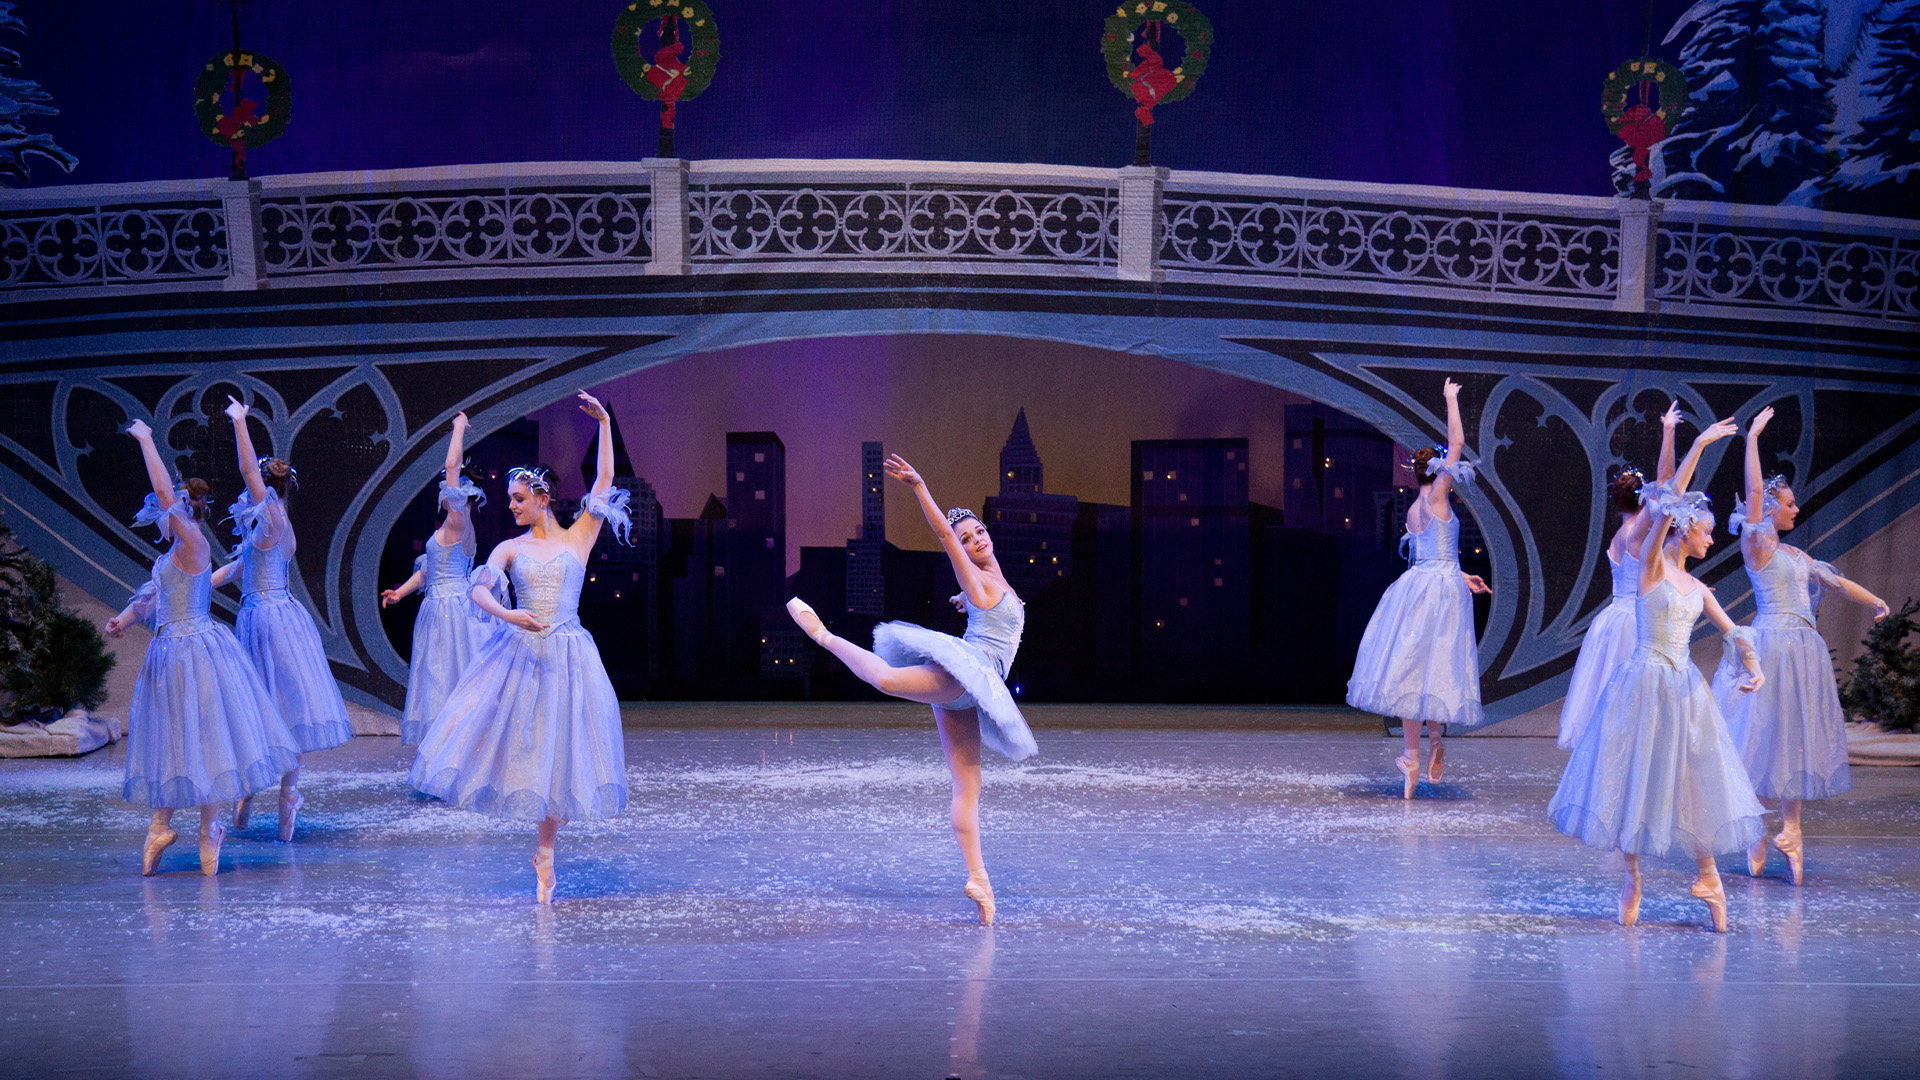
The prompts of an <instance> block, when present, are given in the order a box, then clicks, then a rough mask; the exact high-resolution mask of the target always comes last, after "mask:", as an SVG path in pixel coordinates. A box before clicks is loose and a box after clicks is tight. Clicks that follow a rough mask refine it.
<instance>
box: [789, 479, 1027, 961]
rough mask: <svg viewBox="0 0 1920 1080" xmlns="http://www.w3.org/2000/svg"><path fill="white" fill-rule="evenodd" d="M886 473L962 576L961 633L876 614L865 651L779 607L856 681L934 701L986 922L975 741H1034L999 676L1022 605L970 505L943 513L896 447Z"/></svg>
mask: <svg viewBox="0 0 1920 1080" xmlns="http://www.w3.org/2000/svg"><path fill="white" fill-rule="evenodd" d="M886 472H887V475H888V476H890V477H892V478H894V479H895V480H899V481H902V482H904V483H906V484H907V486H908V487H910V488H912V489H913V493H914V498H915V500H916V501H917V502H918V503H919V504H920V512H921V513H922V514H923V515H924V516H925V517H926V519H927V525H928V527H930V528H931V529H932V530H933V534H934V538H935V539H936V540H938V541H939V542H940V546H941V548H942V549H943V550H945V551H946V553H947V561H948V562H949V563H950V564H952V566H953V575H954V578H955V580H957V581H958V582H959V584H960V595H958V596H956V597H954V598H953V600H954V604H955V605H956V606H957V607H959V608H960V609H961V610H963V611H965V612H966V613H967V632H966V636H965V637H958V638H957V637H954V636H953V635H951V634H942V633H939V632H938V631H934V630H929V629H927V628H926V627H924V626H915V625H914V624H912V623H902V622H893V623H883V624H881V625H880V626H877V627H875V628H874V631H873V649H872V650H871V651H869V650H867V649H863V648H861V647H860V646H858V645H855V644H854V643H853V642H851V641H848V640H847V639H846V638H843V637H840V636H838V635H836V634H834V633H833V632H832V631H830V630H828V629H827V626H826V623H825V622H823V621H822V620H821V618H820V615H819V613H818V612H816V611H814V610H813V608H812V606H810V605H809V604H808V603H807V602H806V601H804V600H802V599H800V598H799V597H795V598H793V599H792V600H789V601H788V602H787V611H788V613H789V614H791V615H792V616H793V621H794V622H796V623H798V624H799V625H800V628H801V629H802V630H805V631H806V632H807V636H808V637H811V638H812V639H813V640H814V642H815V643H816V644H818V645H819V646H820V647H821V648H823V649H826V650H827V651H828V652H830V653H832V654H833V655H834V656H835V657H836V658H837V659H839V660H840V662H841V663H843V664H845V665H847V669H848V670H849V671H851V672H853V674H854V675H855V676H857V677H858V678H859V679H860V680H861V681H862V682H865V683H866V684H867V685H869V686H872V687H873V688H874V689H876V690H878V691H880V692H881V693H883V694H890V695H892V696H894V697H897V698H903V699H905V700H907V701H917V702H920V703H921V704H923V705H931V706H933V720H934V724H935V725H936V726H937V727H938V728H939V729H940V744H941V747H942V748H943V749H944V750H945V751H946V756H947V772H948V773H949V774H950V775H951V777H952V779H953V803H952V821H953V835H954V839H955V840H957V841H959V844H960V855H961V858H962V859H964V860H965V861H966V864H967V883H966V885H965V886H964V887H963V888H962V890H961V892H962V895H964V896H966V897H967V899H969V900H972V901H973V902H974V904H975V905H976V906H977V907H978V909H979V914H980V921H981V922H982V923H984V924H986V925H988V926H991V925H993V918H994V912H995V911H996V910H997V907H996V903H995V900H994V895H993V884H992V882H990V881H989V880H988V878H987V863H986V856H985V855H984V854H983V852H982V850H981V846H980V747H981V746H983V745H985V746H989V747H992V748H993V749H994V750H997V751H999V752H1000V753H1002V754H1005V755H1006V756H1008V757H1010V758H1012V759H1014V760H1015V761H1019V760H1020V759H1022V758H1026V757H1029V756H1031V755H1032V754H1033V753H1034V752H1035V751H1036V750H1037V749H1038V747H1036V746H1035V745H1034V741H1033V733H1032V732H1031V731H1029V730H1028V729H1027V721H1026V718H1025V717H1023V716H1021V715H1020V708H1019V706H1017V705H1015V704H1014V702H1013V695H1012V694H1010V693H1008V692H1007V682H1006V680H1007V670H1008V669H1009V668H1010V667H1011V666H1012V665H1013V657H1014V654H1015V653H1016V652H1018V651H1019V649H1020V633H1021V631H1022V630H1023V629H1024V628H1025V626H1026V618H1027V613H1026V607H1025V605H1023V604H1022V603H1021V602H1020V597H1019V596H1017V595H1015V594H1014V591H1013V588H1012V586H1010V585H1008V584H1007V578H1006V575H1005V574H1004V573H1002V572H1001V570H1000V560H999V559H998V558H996V557H995V555H994V553H993V538H992V537H991V536H989V535H988V533H987V527H986V524H985V523H984V522H982V521H981V520H980V518H979V517H978V516H976V515H975V514H974V512H973V511H971V510H967V509H963V508H956V509H953V510H948V511H946V512H945V513H942V512H941V510H940V504H939V503H937V502H934V501H933V496H932V495H931V494H929V493H928V491H927V483H926V481H925V480H923V479H921V477H920V474H919V473H918V472H916V471H915V470H914V468H913V466H911V465H909V464H907V462H906V459H904V458H902V457H900V456H899V455H898V454H895V455H892V456H890V457H888V458H887V460H886Z"/></svg>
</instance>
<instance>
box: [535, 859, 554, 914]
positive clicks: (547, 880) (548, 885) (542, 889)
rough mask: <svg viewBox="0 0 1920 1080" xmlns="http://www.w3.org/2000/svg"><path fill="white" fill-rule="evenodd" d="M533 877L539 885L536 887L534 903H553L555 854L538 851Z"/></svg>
mask: <svg viewBox="0 0 1920 1080" xmlns="http://www.w3.org/2000/svg"><path fill="white" fill-rule="evenodd" d="M533 876H534V878H535V880H536V881H537V882H538V884H536V885H535V887H534V902H535V903H539V904H548V905H551V904H552V903H553V890H554V880H553V852H551V851H536V852H534V853H533Z"/></svg>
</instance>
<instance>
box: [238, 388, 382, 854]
mask: <svg viewBox="0 0 1920 1080" xmlns="http://www.w3.org/2000/svg"><path fill="white" fill-rule="evenodd" d="M226 411H227V417H228V418H229V419H231V420H232V421H233V438H234V445H235V448H236V449H237V450H238V452H239V455H240V476H241V478H242V479H244V480H245V481H246V484H247V487H246V490H245V491H243V492H241V493H240V499H239V501H237V502H235V503H234V504H233V506H232V507H231V508H230V511H229V512H230V513H231V514H232V515H233V520H234V526H233V534H234V535H235V536H238V537H240V544H239V546H237V547H235V548H234V550H233V561H232V562H230V563H228V564H227V565H225V566H223V567H221V568H220V569H219V570H218V571H215V573H214V575H213V585H214V587H215V588H219V587H220V586H222V585H225V584H226V583H227V582H229V581H231V580H233V579H234V578H236V577H237V578H239V579H240V616H239V618H237V619H235V620H234V624H233V633H234V636H235V637H236V638H238V639H239V640H240V647H241V648H243V649H245V650H246V652H247V656H248V657H249V658H250V659H252V661H253V666H254V668H255V670H257V671H259V672H260V681H261V682H262V683H264V684H265V685H266V688H267V693H268V694H270V695H272V696H273V700H274V703H275V704H277V705H279V706H280V716H281V718H282V719H284V720H285V721H286V724H287V730H289V731H291V732H293V739H294V743H295V745H297V746H298V747H299V748H300V752H301V753H302V754H308V753H312V752H313V751H315V750H326V749H329V748H331V747H335V746H339V745H340V744H342V743H344V742H346V741H347V740H348V739H351V738H353V725H352V724H351V723H349V722H348V721H347V704H346V702H345V701H342V700H341V698H340V685H339V684H338V683H336V682H334V681H333V669H332V668H331V667H330V666H329V665H328V663H327V654H326V650H325V649H323V648H322V647H321V645H320V627H319V626H318V624H316V623H315V622H314V621H313V616H312V615H311V614H310V613H308V611H307V608H306V605H305V604H302V603H300V602H299V601H297V600H295V599H294V598H293V592H292V590H291V589H289V588H288V587H287V580H288V573H287V567H288V564H289V563H291V562H292V561H293V553H294V551H295V550H296V548H297V547H298V542H297V541H296V540H295V539H294V535H293V523H292V522H291V521H289V520H288V518H287V495H288V492H289V491H290V490H291V489H292V488H295V487H298V486H299V483H300V481H299V477H298V475H297V474H296V473H295V472H294V470H293V466H291V465H289V464H287V463H286V461H284V460H283V459H281V458H259V457H255V456H254V453H253V435H252V433H250V432H249V431H248V430H247V413H248V411H249V410H248V409H247V407H246V406H245V405H243V404H241V403H240V402H238V401H236V400H234V399H233V398H232V397H228V398H227V410H226ZM306 801H307V800H306V798H305V797H304V796H302V795H301V794H300V762H299V761H297V760H296V761H295V762H294V764H293V768H291V769H288V770H287V771H286V775H284V776H282V777H281V778H280V839H281V840H282V841H283V842H291V841H292V840H293V827H294V824H295V822H296V821H297V820H298V818H299V814H300V807H301V806H303V805H305V803H306ZM252 810H253V796H252V795H251V794H249V795H247V796H246V797H245V798H242V799H241V800H240V801H239V802H238V803H236V804H235V805H234V808H233V827H234V828H235V829H236V830H237V829H244V828H246V827H247V822H248V820H249V819H250V818H251V817H252Z"/></svg>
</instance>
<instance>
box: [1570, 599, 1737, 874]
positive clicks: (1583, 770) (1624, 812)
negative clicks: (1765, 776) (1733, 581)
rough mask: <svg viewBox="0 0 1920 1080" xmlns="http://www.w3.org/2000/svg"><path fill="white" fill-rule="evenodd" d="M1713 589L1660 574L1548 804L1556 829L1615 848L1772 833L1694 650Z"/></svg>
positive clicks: (1688, 844)
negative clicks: (1695, 632) (1677, 583)
mask: <svg viewBox="0 0 1920 1080" xmlns="http://www.w3.org/2000/svg"><path fill="white" fill-rule="evenodd" d="M1705 595H1706V594H1705V590H1704V589H1699V590H1695V591H1694V592H1693V593H1692V594H1691V595H1682V594H1681V593H1680V591H1679V590H1678V589H1677V588H1675V587H1674V585H1673V584H1672V583H1671V582H1667V581H1663V582H1661V583H1660V584H1659V585H1657V586H1655V588H1654V590H1653V591H1652V592H1650V593H1648V594H1647V595H1645V596H1643V597H1641V598H1640V600H1639V616H1638V619H1637V625H1638V641H1639V645H1638V647H1637V648H1636V650H1635V652H1634V655H1633V656H1632V658H1630V659H1629V660H1627V661H1626V662H1625V663H1623V664H1621V665H1620V666H1618V667H1617V668H1615V669H1614V673H1613V677H1612V678H1611V679H1609V680H1608V682H1607V687H1606V689H1605V690H1604V691H1603V692H1602V693H1601V695H1600V701H1599V703H1598V704H1597V706H1596V707H1595V709H1594V713H1593V717H1592V719H1591V720H1590V721H1589V722H1588V724H1587V726H1586V729H1585V730H1584V731H1583V732H1582V733H1581V736H1580V741H1579V743H1578V744H1576V745H1575V747H1574V750H1573V756H1572V758H1570V759H1569V760H1568V761H1567V767H1566V771H1565V772H1564V773H1562V774H1561V777H1560V786H1559V788H1558V790H1556V791H1555V792H1554V795H1553V800H1552V801H1551V802H1550V803H1548V804H1547V813H1548V814H1549V816H1551V817H1552V818H1553V824H1554V827H1555V828H1556V829H1558V830H1559V831H1560V832H1562V833H1564V834H1566V835H1568V836H1571V837H1574V838H1575V839H1577V840H1579V841H1580V842H1581V843H1583V844H1586V845H1588V846H1589V847H1596V848H1600V849H1603V850H1607V851H1620V852H1625V853H1627V854H1630V855H1651V856H1654V857H1656V858H1664V857H1667V856H1685V857H1689V858H1695V859H1700V858H1707V857H1709V856H1712V855H1716V854H1728V853H1733V852H1738V851H1744V850H1746V849H1747V848H1748V847H1750V846H1751V845H1752V844H1753V842H1754V841H1755V840H1758V839H1759V838H1760V837H1761V836H1762V835H1763V834H1764V828H1763V826H1762V821H1761V814H1762V813H1764V810H1763V809H1762V807H1761V806H1760V801H1759V800H1758V799H1756V798H1755V797H1754V794H1753V785H1752V784H1750V783H1748V781H1747V773H1746V769H1745V768H1744V767H1743V766H1742V765H1741V763H1740V754H1739V751H1737V750H1736V749H1735V748H1734V745H1733V740H1732V739H1731V738H1729V737H1728V735H1727V730H1726V726H1725V725H1724V724H1723V723H1722V722H1721V718H1720V710H1719V709H1718V708H1717V707H1715V705H1714V702H1713V694H1712V692H1711V690H1710V689H1709V688H1708V685H1707V681H1706V680H1705V679H1703V678H1701V676H1700V671H1699V669H1698V668H1696V667H1694V666H1693V660H1692V657H1691V656H1690V654H1689V650H1688V638H1689V637H1690V635H1691V631H1692V628H1693V624H1694V622H1695V621H1696V620H1697V619H1698V618H1699V616H1700V610H1701V607H1702V606H1703V605H1704V603H1705ZM1735 632H1736V634H1742V635H1743V634H1745V631H1744V630H1743V629H1739V628H1736V631H1735Z"/></svg>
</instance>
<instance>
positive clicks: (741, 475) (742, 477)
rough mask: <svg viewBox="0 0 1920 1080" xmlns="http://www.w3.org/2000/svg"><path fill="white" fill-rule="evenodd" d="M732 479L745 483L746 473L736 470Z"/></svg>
mask: <svg viewBox="0 0 1920 1080" xmlns="http://www.w3.org/2000/svg"><path fill="white" fill-rule="evenodd" d="M733 479H734V482H735V483H746V480H747V474H746V473H743V472H736V473H734V474H733Z"/></svg>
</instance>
